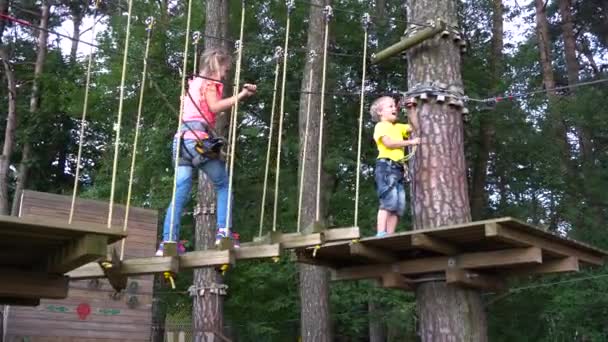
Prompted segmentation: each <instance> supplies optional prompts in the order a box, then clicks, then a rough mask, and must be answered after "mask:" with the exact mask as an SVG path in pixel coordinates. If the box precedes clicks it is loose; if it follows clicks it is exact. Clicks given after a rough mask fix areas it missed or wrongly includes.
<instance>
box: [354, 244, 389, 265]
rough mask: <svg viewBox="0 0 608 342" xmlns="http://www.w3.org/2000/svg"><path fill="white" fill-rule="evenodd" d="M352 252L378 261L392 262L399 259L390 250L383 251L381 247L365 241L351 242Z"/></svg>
mask: <svg viewBox="0 0 608 342" xmlns="http://www.w3.org/2000/svg"><path fill="white" fill-rule="evenodd" d="M349 248H350V254H351V255H355V256H359V257H363V258H366V259H369V260H371V261H374V262H378V263H391V262H395V261H397V257H395V256H394V255H392V254H391V253H390V252H386V251H383V250H381V249H379V248H376V247H372V246H366V245H365V244H363V243H360V242H359V243H351V244H350V245H349Z"/></svg>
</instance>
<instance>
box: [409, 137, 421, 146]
mask: <svg viewBox="0 0 608 342" xmlns="http://www.w3.org/2000/svg"><path fill="white" fill-rule="evenodd" d="M408 141H409V145H418V144H420V138H414V139H410V140H408Z"/></svg>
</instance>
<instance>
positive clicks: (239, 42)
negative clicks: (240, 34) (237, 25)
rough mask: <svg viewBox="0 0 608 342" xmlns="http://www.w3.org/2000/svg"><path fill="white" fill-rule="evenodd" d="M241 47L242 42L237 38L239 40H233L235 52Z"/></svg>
mask: <svg viewBox="0 0 608 342" xmlns="http://www.w3.org/2000/svg"><path fill="white" fill-rule="evenodd" d="M241 48H243V43H242V42H241V40H240V39H239V40H237V41H235V42H234V50H235V53H237V52H239V51H240V50H241Z"/></svg>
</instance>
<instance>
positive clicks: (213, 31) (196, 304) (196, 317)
mask: <svg viewBox="0 0 608 342" xmlns="http://www.w3.org/2000/svg"><path fill="white" fill-rule="evenodd" d="M205 13H206V18H205V23H206V24H205V35H209V36H214V37H222V38H227V36H228V21H227V18H228V0H208V1H206V11H205ZM204 41H205V49H210V48H222V49H225V50H226V51H228V45H227V43H226V42H225V41H223V40H218V39H204ZM220 118H221V119H220V120H219V121H220V123H219V124H218V133H219V134H220V135H222V134H224V132H225V131H226V129H225V128H226V127H225V125H226V120H225V118H223V117H220ZM222 123H223V124H222ZM197 198H198V206H197V210H195V213H196V216H195V219H196V226H195V238H196V243H195V249H196V250H206V249H210V248H214V242H215V229H216V226H217V224H216V216H215V208H216V205H215V202H216V201H215V191H214V188H213V183H211V181H210V180H209V179H208V178H207V177H206V176H205V175H204V173H203V172H199V182H198V196H197ZM222 283H223V279H222V277H221V275H220V273H219V272H218V271H217V270H216V269H215V268H213V267H209V268H201V269H196V270H195V271H194V286H195V287H196V288H197V289H202V288H209V287H213V286H217V285H220V284H222ZM192 301H193V302H192V319H193V320H192V322H193V328H194V341H195V342H203V341H204V342H213V341H219V340H220V339H219V338H216V336H217V335H218V334H223V327H224V298H223V297H222V296H221V295H219V294H215V293H210V291H209V290H205V294H204V295H203V296H196V297H193V299H192Z"/></svg>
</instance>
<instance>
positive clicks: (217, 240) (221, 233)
mask: <svg viewBox="0 0 608 342" xmlns="http://www.w3.org/2000/svg"><path fill="white" fill-rule="evenodd" d="M225 238H226V231H225V230H218V231H217V234H215V245H216V246H219V245H220V243H221V242H222V240H223V239H225Z"/></svg>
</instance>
